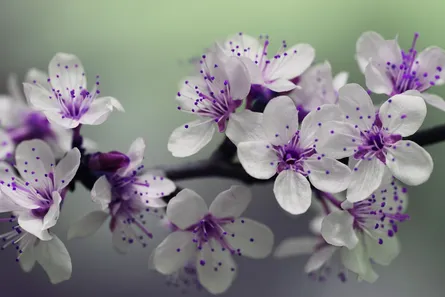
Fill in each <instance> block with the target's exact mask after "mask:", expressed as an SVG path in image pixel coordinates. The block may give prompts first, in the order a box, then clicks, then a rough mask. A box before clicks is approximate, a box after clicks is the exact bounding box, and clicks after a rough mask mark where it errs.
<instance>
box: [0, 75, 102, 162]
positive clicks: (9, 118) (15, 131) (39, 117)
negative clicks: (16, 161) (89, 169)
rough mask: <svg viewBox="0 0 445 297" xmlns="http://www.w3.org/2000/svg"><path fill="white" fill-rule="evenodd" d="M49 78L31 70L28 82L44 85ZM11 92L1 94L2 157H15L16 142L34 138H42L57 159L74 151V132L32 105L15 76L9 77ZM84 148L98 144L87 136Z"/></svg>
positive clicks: (9, 90) (89, 148)
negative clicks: (29, 103)
mask: <svg viewBox="0 0 445 297" xmlns="http://www.w3.org/2000/svg"><path fill="white" fill-rule="evenodd" d="M46 77H47V76H46V74H44V73H42V72H40V71H38V70H36V69H31V70H30V71H29V72H28V74H27V75H26V81H27V82H29V83H31V82H38V83H39V84H41V85H43V84H45V83H47V82H46ZM8 92H9V96H1V97H0V126H1V128H3V129H4V130H0V160H4V159H7V158H9V157H12V155H13V152H14V149H15V146H16V145H17V144H19V143H20V142H22V141H25V140H32V139H42V140H44V141H45V142H46V143H48V145H49V146H50V147H51V149H52V151H53V152H54V155H55V157H56V159H60V158H62V157H63V156H64V155H65V154H66V153H67V152H69V151H70V150H71V142H72V139H73V131H72V130H67V129H65V128H63V127H61V126H59V125H53V124H51V123H50V122H48V120H47V118H46V116H45V115H44V114H43V113H42V112H40V111H36V110H34V109H33V108H31V107H29V106H28V104H27V102H26V99H25V98H24V95H23V94H22V91H21V90H20V88H19V84H18V82H17V77H16V76H15V75H11V76H10V77H9V79H8ZM83 147H84V148H85V149H86V150H87V151H91V150H94V149H95V148H96V144H95V143H94V142H93V141H92V140H90V139H86V138H85V139H84V141H83Z"/></svg>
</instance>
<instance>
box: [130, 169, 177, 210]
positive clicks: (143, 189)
mask: <svg viewBox="0 0 445 297" xmlns="http://www.w3.org/2000/svg"><path fill="white" fill-rule="evenodd" d="M133 187H134V189H135V190H136V191H138V192H139V193H138V194H139V196H140V198H141V199H142V200H145V199H146V198H155V199H153V200H159V199H156V198H161V197H164V196H167V195H170V194H171V193H173V191H174V190H176V186H175V183H174V182H172V181H171V180H170V179H168V178H165V177H163V176H156V175H153V174H152V173H146V174H143V175H140V176H136V180H135V181H134V182H133ZM148 206H150V205H148Z"/></svg>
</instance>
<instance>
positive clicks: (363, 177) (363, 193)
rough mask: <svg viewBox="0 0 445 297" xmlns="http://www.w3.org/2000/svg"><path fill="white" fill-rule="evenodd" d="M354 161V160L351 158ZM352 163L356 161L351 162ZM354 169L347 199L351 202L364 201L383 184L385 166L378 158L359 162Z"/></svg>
mask: <svg viewBox="0 0 445 297" xmlns="http://www.w3.org/2000/svg"><path fill="white" fill-rule="evenodd" d="M351 159H352V158H351ZM351 159H350V162H351V163H354V162H356V160H351ZM349 167H350V168H353V169H352V174H351V183H350V185H349V188H348V190H347V192H346V198H347V199H348V201H350V202H358V201H362V200H364V199H365V198H367V197H368V196H370V195H371V194H372V192H374V191H375V190H377V188H378V187H379V186H380V184H381V183H382V179H383V174H384V172H385V164H383V163H382V162H381V161H380V160H379V159H377V158H375V157H374V158H371V159H367V158H365V159H362V160H359V161H358V162H357V163H356V164H354V166H351V165H350V166H349Z"/></svg>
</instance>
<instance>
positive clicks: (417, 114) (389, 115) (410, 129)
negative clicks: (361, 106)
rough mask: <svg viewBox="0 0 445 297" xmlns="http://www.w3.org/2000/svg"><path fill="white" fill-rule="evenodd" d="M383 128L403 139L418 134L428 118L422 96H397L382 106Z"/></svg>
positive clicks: (380, 112) (380, 111)
mask: <svg viewBox="0 0 445 297" xmlns="http://www.w3.org/2000/svg"><path fill="white" fill-rule="evenodd" d="M379 115H380V119H381V121H382V124H383V128H385V130H387V131H388V133H390V134H400V135H401V136H403V137H406V136H410V135H412V134H414V133H416V131H417V130H419V128H420V126H422V123H423V120H424V119H425V117H426V105H425V102H424V101H423V99H422V97H420V96H412V95H405V94H400V95H395V96H392V97H391V98H389V99H388V100H387V101H386V102H385V103H383V104H382V106H380V110H379Z"/></svg>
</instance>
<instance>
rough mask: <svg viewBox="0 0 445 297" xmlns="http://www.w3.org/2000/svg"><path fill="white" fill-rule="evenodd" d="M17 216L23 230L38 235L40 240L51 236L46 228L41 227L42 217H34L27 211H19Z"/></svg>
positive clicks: (48, 238)
mask: <svg viewBox="0 0 445 297" xmlns="http://www.w3.org/2000/svg"><path fill="white" fill-rule="evenodd" d="M18 217H19V219H18V223H19V225H20V227H21V228H22V229H23V230H25V231H27V232H29V233H31V234H32V235H34V236H36V237H38V238H39V239H40V240H44V241H46V240H50V239H51V238H53V236H52V235H50V234H49V233H48V230H47V229H45V228H44V227H43V220H42V219H40V218H36V217H35V216H33V215H32V214H31V213H28V212H20V213H19V216H18Z"/></svg>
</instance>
